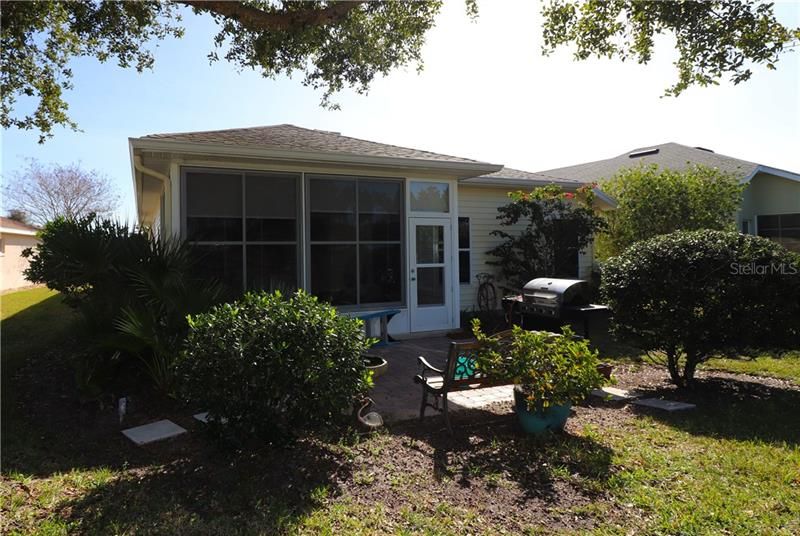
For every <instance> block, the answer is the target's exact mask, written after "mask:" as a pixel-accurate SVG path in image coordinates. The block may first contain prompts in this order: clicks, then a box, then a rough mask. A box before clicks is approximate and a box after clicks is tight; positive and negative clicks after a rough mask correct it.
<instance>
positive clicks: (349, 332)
mask: <svg viewBox="0 0 800 536" xmlns="http://www.w3.org/2000/svg"><path fill="white" fill-rule="evenodd" d="M189 326H190V329H189V336H188V340H187V350H186V353H185V356H184V357H183V358H182V359H181V361H180V363H179V367H178V373H179V378H180V381H181V384H182V386H183V392H184V395H185V397H186V399H187V401H188V402H189V403H191V404H193V405H195V406H196V407H197V408H198V409H202V410H206V411H208V412H209V429H210V431H211V432H212V433H213V434H215V435H217V436H219V437H221V438H224V439H232V440H236V441H238V440H243V439H245V438H247V437H250V436H255V437H257V438H259V439H262V440H265V441H269V442H273V443H281V442H285V441H289V440H292V439H293V438H296V437H299V436H302V435H304V434H307V433H308V432H311V431H315V430H319V429H321V428H323V427H326V426H328V425H331V424H334V423H336V422H337V421H338V420H339V419H341V418H342V417H343V411H346V410H347V409H348V408H350V407H351V406H352V404H353V402H354V401H355V400H356V399H357V398H359V397H360V396H362V395H363V394H364V393H365V392H366V390H367V389H368V388H369V386H370V377H369V372H368V371H367V370H366V368H365V367H364V363H363V362H362V360H361V354H362V352H364V351H366V350H367V348H369V346H370V343H371V342H372V341H370V340H369V339H367V338H366V337H365V335H364V333H363V330H362V329H361V321H360V320H357V319H353V318H348V317H345V316H342V315H340V314H338V312H337V311H336V309H335V308H334V307H333V306H331V305H329V304H327V303H324V302H321V301H319V300H318V299H317V298H316V297H314V296H311V295H309V294H308V293H306V292H304V291H302V290H299V291H297V292H296V293H295V294H294V295H292V296H290V297H285V296H283V295H282V294H281V293H280V292H275V293H272V294H269V293H266V292H261V293H248V294H246V295H245V296H244V297H243V298H241V299H240V300H238V301H236V302H233V303H226V304H222V305H218V306H216V307H214V308H213V309H212V310H211V311H209V312H207V313H205V314H199V315H196V316H191V317H190V318H189Z"/></svg>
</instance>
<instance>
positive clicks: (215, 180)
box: [186, 172, 242, 242]
mask: <svg viewBox="0 0 800 536" xmlns="http://www.w3.org/2000/svg"><path fill="white" fill-rule="evenodd" d="M186 237H187V239H188V240H190V241H209V242H210V241H219V242H222V241H225V242H236V241H241V240H242V176H241V175H239V174H233V173H205V172H191V173H187V174H186Z"/></svg>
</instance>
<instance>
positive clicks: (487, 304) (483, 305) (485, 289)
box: [475, 272, 497, 311]
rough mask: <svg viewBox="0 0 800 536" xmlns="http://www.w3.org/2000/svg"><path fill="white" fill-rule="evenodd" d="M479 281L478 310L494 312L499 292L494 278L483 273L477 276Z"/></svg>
mask: <svg viewBox="0 0 800 536" xmlns="http://www.w3.org/2000/svg"><path fill="white" fill-rule="evenodd" d="M475 279H477V280H478V309H479V310H480V311H494V310H495V305H496V304H497V290H496V289H495V288H494V283H492V281H493V280H494V276H493V275H492V274H489V273H486V272H481V273H479V274H476V275H475Z"/></svg>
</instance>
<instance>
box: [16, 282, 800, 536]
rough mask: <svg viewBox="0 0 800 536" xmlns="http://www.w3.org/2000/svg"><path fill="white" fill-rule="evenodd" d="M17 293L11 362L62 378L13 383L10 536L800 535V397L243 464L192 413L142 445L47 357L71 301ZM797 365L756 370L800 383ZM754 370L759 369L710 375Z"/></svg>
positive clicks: (460, 433)
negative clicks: (161, 437)
mask: <svg viewBox="0 0 800 536" xmlns="http://www.w3.org/2000/svg"><path fill="white" fill-rule="evenodd" d="M11 296H13V299H10V300H6V296H3V342H4V356H3V365H4V367H5V363H6V359H7V357H8V356H6V355H5V341H6V336H7V335H10V336H12V339H13V338H14V337H20V336H21V335H26V336H25V337H22V338H20V339H17V340H16V341H13V340H12V344H16V347H15V352H17V354H16V358H15V359H16V360H17V361H20V362H22V363H25V362H28V361H29V360H30V362H31V363H32V364H34V365H37V366H38V365H39V364H42V366H47V367H48V371H52V373H51V374H42V375H41V376H39V375H36V374H27V373H26V374H23V375H22V376H21V377H22V380H21V381H20V383H19V384H17V385H14V389H15V390H18V391H19V393H18V394H19V396H20V400H22V401H24V408H23V411H21V412H20V414H18V415H16V416H15V418H14V419H12V420H10V421H8V420H5V419H4V422H3V427H4V433H3V435H2V441H3V445H2V447H3V450H2V452H3V467H2V479H0V533H3V534H42V535H44V534H47V535H51V534H72V533H88V534H179V533H183V534H186V533H189V534H220V533H242V534H280V533H286V534H331V535H333V534H337V535H338V534H364V535H369V534H375V533H386V534H452V535H460V534H465V533H472V534H480V533H489V534H496V533H499V532H501V531H505V532H506V533H512V534H514V533H527V534H561V533H564V534H567V533H574V534H598V535H606V534H653V535H656V534H659V535H660V534H743V535H751V534H764V535H773V534H786V535H793V534H798V533H800V433H799V432H798V427H797V422H798V421H797V415H796V412H795V411H792V408H798V407H800V389H798V388H796V387H791V386H787V387H774V386H770V385H766V384H763V383H757V382H754V381H750V380H744V379H743V380H736V379H733V380H727V379H712V380H708V381H706V382H705V383H704V385H703V390H702V391H700V392H697V393H694V394H692V395H690V396H691V398H690V399H691V400H693V401H695V402H696V403H697V404H698V409H697V410H696V411H693V412H688V413H682V414H681V413H679V414H659V413H651V412H637V411H633V410H631V409H625V408H622V407H619V406H615V405H613V404H598V405H597V406H594V407H583V406H581V407H578V408H576V414H575V415H574V416H573V417H571V418H570V421H569V422H568V429H567V433H566V434H564V435H559V436H554V437H552V438H550V439H548V440H544V441H537V440H533V439H530V438H526V437H522V436H520V435H519V434H518V433H517V432H516V431H515V430H514V428H513V425H512V423H513V416H510V415H493V416H489V417H487V415H485V414H481V413H476V414H474V415H461V416H460V417H458V420H457V422H456V434H455V435H454V436H453V437H450V436H448V435H447V434H446V433H444V432H442V430H441V425H440V423H439V422H438V421H437V420H436V419H431V420H429V421H427V422H426V424H425V425H419V424H418V423H416V422H410V423H407V424H401V425H395V426H392V427H390V428H389V429H388V430H387V431H385V432H383V433H380V434H376V435H372V436H357V435H350V436H348V437H347V438H346V439H344V440H339V441H324V440H312V441H305V442H303V443H302V444H300V445H299V446H298V447H296V448H295V449H266V448H260V449H255V450H245V451H240V452H222V451H219V450H217V449H216V448H215V447H214V446H213V445H211V444H210V443H209V442H208V441H207V440H206V438H205V436H203V434H202V433H201V430H200V429H199V428H198V427H197V426H199V425H196V423H194V422H193V421H192V419H191V417H189V416H188V415H189V412H188V411H187V410H185V409H183V408H179V409H178V411H176V412H175V413H174V414H170V415H167V416H168V417H169V418H171V419H173V420H176V421H177V422H179V424H181V425H183V426H186V427H188V428H190V429H191V433H190V434H189V435H188V436H187V437H185V438H182V439H179V440H177V441H174V442H168V443H164V444H160V445H154V446H151V447H147V448H137V447H134V446H132V445H130V444H129V443H128V442H127V441H126V440H125V439H124V438H123V437H122V436H121V434H120V433H119V425H118V423H117V422H116V420H115V415H114V412H113V409H111V408H105V409H102V410H100V409H87V408H82V407H81V406H80V405H79V404H78V403H77V402H76V401H75V400H74V399H73V398H70V397H71V396H74V394H73V391H72V390H71V389H70V387H69V382H70V380H71V377H70V369H69V367H68V366H67V365H66V361H67V357H68V356H67V355H61V356H59V355H58V354H57V353H56V354H55V355H48V354H46V353H43V350H44V349H52V348H59V347H60V344H61V341H64V340H66V338H67V337H68V336H69V332H70V326H71V322H72V321H74V317H72V316H71V315H70V313H69V311H68V310H66V309H65V308H64V307H63V306H62V305H61V304H60V302H59V301H58V297H57V296H54V295H53V294H52V293H48V292H47V291H43V290H41V289H36V290H33V291H25V293H16V294H14V295H11ZM25 303H28V304H30V305H29V306H28V307H25V305H24V304H25ZM7 318H8V319H9V320H13V319H16V322H17V323H16V324H12V329H11V333H10V334H9V333H7V331H6V325H7V324H6V319H7ZM31 333H33V334H45V333H46V334H47V335H46V337H47V339H48V340H47V341H42V340H40V337H38V336H30V334H31ZM20 341H23V342H20ZM65 348H68V346H66V347H65ZM606 357H608V356H606ZM797 360H798V356H797V355H792V356H788V358H787V357H782V358H778V359H776V358H770V357H766V358H764V359H763V360H759V361H756V362H755V364H758V363H759V362H761V364H760V365H758V366H759V367H761V368H759V369H755V368H747V369H742V370H743V371H746V372H748V373H755V372H758V373H759V374H764V375H780V376H784V377H790V378H794V379H795V380H798V379H800V375H799V374H798V373H797ZM742 363H744V365H745V366H748V367H753V366H755V365H754V364H750V363H748V362H740V361H738V360H737V361H734V362H733V363H727V362H726V363H719V362H716V361H715V362H713V363H711V364H710V366H714V367H717V366H720V367H721V366H725V368H726V369H728V370H732V369H733V368H734V367H736V366H740V365H741V364H742ZM779 364H780V366H779ZM26 372H27V371H26ZM4 373H5V370H4ZM665 374H666V373H665ZM379 381H380V380H379ZM7 396H8V393H7V392H6V391H5V390H4V392H3V403H4V406H5V405H6V400H7Z"/></svg>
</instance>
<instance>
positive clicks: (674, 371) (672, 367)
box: [667, 350, 688, 387]
mask: <svg viewBox="0 0 800 536" xmlns="http://www.w3.org/2000/svg"><path fill="white" fill-rule="evenodd" d="M678 357H680V352H678V351H677V350H667V369H669V377H670V379H672V383H674V384H675V385H677V386H678V387H684V386H685V381H684V378H683V377H681V369H680V366H679V364H678ZM687 364H688V361H687Z"/></svg>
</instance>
